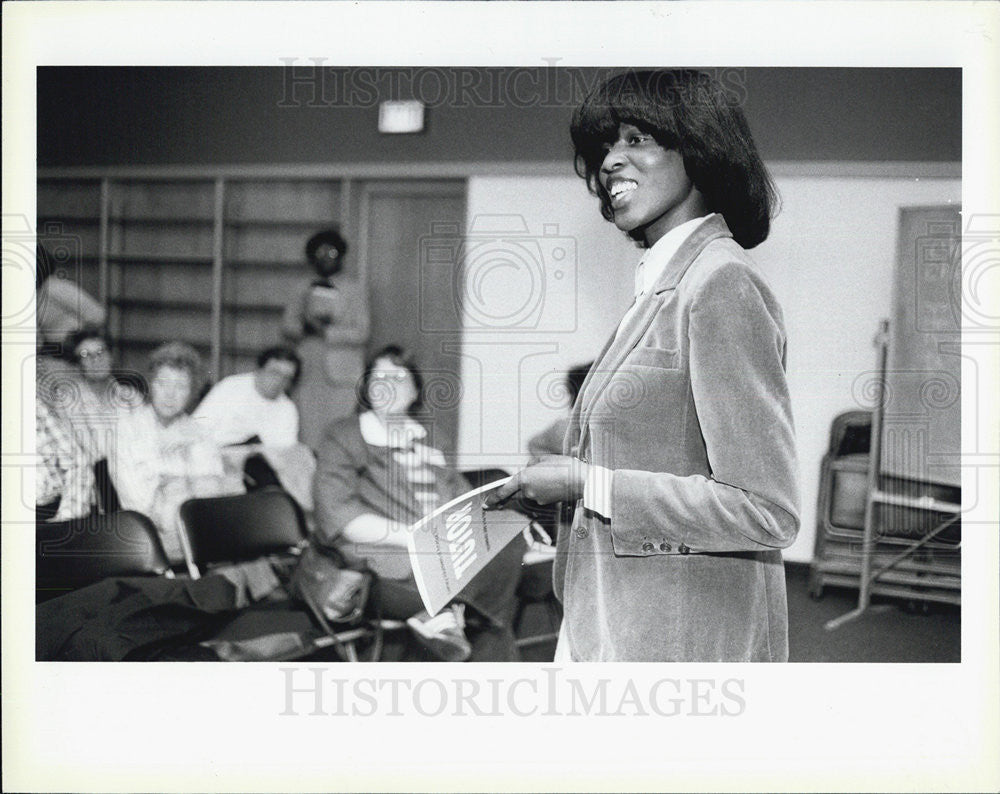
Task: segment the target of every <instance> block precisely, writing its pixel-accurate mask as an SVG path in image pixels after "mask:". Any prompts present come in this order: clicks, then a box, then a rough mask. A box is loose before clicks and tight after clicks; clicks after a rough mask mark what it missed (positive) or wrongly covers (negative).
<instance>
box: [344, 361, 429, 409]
mask: <svg viewBox="0 0 1000 794" xmlns="http://www.w3.org/2000/svg"><path fill="white" fill-rule="evenodd" d="M381 358H387V359H389V361H391V362H392V363H393V364H395V365H396V366H397V367H403V368H404V369H405V370H406V371H407V372H409V373H410V377H411V378H413V386H414V388H415V390H416V392H417V398H416V399H415V400H414V401H413V402H412V403H411V405H410V407H409V408H408V409H407V413H408V414H410V415H411V416H413V415H415V414H416V413H417V412H418V411H419V410H420V408H421V407H423V404H424V379H423V377H422V376H421V375H420V370H419V369H418V368H417V362H416V361H414V360H413V357H412V356H410V355H409V354H408V353H407V352H406V351H405V350H404V349H403V348H401V347H400V346H399V345H386V346H385V347H383V348H382V349H381V350H377V351H375V352H374V353H372V355H371V356H370V357H369V358H368V360H367V361H366V362H365V371H364V374H362V376H361V380H360V381H359V382H358V409H359V411H367V410H370V409H371V407H372V404H371V400H369V399H368V384H369V383H370V382H371V379H372V370H374V369H375V364H376V363H377V362H378V360H379V359H381Z"/></svg>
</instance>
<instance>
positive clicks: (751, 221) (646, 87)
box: [570, 69, 777, 248]
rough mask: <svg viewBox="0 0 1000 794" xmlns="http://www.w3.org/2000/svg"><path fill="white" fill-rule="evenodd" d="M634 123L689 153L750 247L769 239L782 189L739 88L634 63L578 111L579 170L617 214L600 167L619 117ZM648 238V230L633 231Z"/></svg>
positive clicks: (696, 176) (687, 164) (704, 190)
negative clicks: (760, 151) (756, 140)
mask: <svg viewBox="0 0 1000 794" xmlns="http://www.w3.org/2000/svg"><path fill="white" fill-rule="evenodd" d="M622 123H625V124H634V125H635V126H636V127H638V128H639V129H641V130H642V131H643V132H646V133H648V134H650V135H652V136H653V138H654V139H655V140H656V142H657V143H659V144H660V146H662V147H663V148H665V149H673V150H675V151H677V152H678V153H679V154H680V155H681V156H682V157H683V158H684V169H685V171H686V172H687V175H688V178H689V179H690V180H691V182H692V183H693V184H694V186H695V187H696V188H697V189H698V190H699V191H700V192H701V195H702V196H703V197H704V199H705V203H706V206H707V208H708V209H709V210H710V211H712V212H718V213H719V214H721V215H722V216H723V217H724V218H725V220H726V223H727V224H728V226H729V229H730V231H731V232H732V233H733V237H734V239H735V240H736V242H738V243H739V244H740V245H741V246H743V247H744V248H753V247H754V246H755V245H757V244H758V243H760V242H763V241H764V240H766V239H767V235H768V232H769V231H770V225H771V217H772V215H773V210H774V207H775V205H776V203H777V192H776V191H775V188H774V183H773V182H772V181H771V177H770V175H769V174H768V173H767V169H766V168H765V167H764V163H763V162H762V161H761V159H760V155H759V154H758V153H757V147H756V146H755V145H754V142H753V137H752V136H751V135H750V127H749V126H748V125H747V121H746V117H745V116H744V115H743V110H742V109H741V108H740V106H739V96H738V95H737V94H736V92H734V91H732V90H731V89H730V90H727V89H726V87H725V86H723V85H722V83H721V82H720V81H719V80H717V79H716V78H715V77H713V76H712V75H710V74H707V73H705V72H699V71H696V70H692V69H672V70H657V71H630V72H625V73H624V74H619V75H615V76H614V77H611V78H609V79H608V80H607V81H605V82H604V83H603V84H602V85H600V86H598V87H597V88H596V89H595V90H594V91H592V92H591V93H590V95H589V96H588V97H587V98H586V99H585V100H584V101H583V104H582V105H580V107H578V108H577V110H576V112H575V113H574V114H573V121H572V124H571V126H570V135H571V136H572V138H573V147H574V149H575V161H574V165H575V168H576V172H577V174H579V175H580V176H581V177H583V178H584V179H586V180H587V187H588V188H589V189H590V192H591V193H593V194H594V195H596V196H597V197H598V198H599V199H600V200H601V215H603V216H604V218H605V219H606V220H609V221H610V220H613V219H614V212H613V210H612V209H611V198H610V196H608V194H607V193H606V192H605V190H604V188H602V187H601V183H600V179H599V175H600V170H601V164H602V163H603V162H604V156H605V153H606V150H605V146H606V145H607V144H611V143H614V141H615V140H617V138H618V125H619V124H622ZM629 237H631V238H632V239H633V240H637V241H641V240H642V239H643V238H642V230H641V229H634V230H632V231H631V232H629Z"/></svg>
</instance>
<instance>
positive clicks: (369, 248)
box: [359, 180, 466, 452]
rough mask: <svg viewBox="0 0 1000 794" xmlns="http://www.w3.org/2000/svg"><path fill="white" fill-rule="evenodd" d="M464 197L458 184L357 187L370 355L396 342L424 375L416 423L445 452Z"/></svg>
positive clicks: (451, 414)
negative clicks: (421, 408)
mask: <svg viewBox="0 0 1000 794" xmlns="http://www.w3.org/2000/svg"><path fill="white" fill-rule="evenodd" d="M465 196H466V188H465V181H464V180H407V181H372V182H367V183H365V184H364V185H362V186H361V190H360V208H359V209H360V229H359V232H360V233H359V237H360V242H361V245H362V249H361V251H360V258H361V266H362V272H363V273H364V274H365V276H366V280H367V284H368V293H369V300H370V312H371V321H372V331H371V341H370V343H369V352H372V351H374V350H377V349H379V348H381V347H382V346H384V345H389V344H396V345H400V346H402V347H403V348H405V349H406V350H407V351H408V352H410V353H411V354H412V355H413V356H414V357H415V358H416V360H417V363H418V365H419V366H420V369H421V371H422V373H423V377H424V401H425V408H424V411H423V412H422V415H421V419H422V420H423V421H425V422H426V423H427V424H428V425H429V427H430V429H431V434H432V437H431V443H432V444H433V445H434V446H437V447H438V448H440V449H442V450H444V451H445V452H451V451H453V450H454V449H455V443H456V440H457V430H458V404H459V397H460V395H461V381H460V377H459V373H460V367H459V347H460V344H461V329H460V328H459V327H458V319H457V318H458V317H460V316H461V315H460V313H459V312H456V311H455V305H456V303H455V302H456V301H457V300H458V295H457V290H458V285H460V284H461V273H460V271H459V268H460V267H461V263H460V261H459V250H460V244H461V239H462V235H463V233H464V225H465V204H466V199H465ZM442 273H443V274H444V277H442Z"/></svg>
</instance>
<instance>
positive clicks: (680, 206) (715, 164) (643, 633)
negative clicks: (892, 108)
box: [490, 70, 799, 662]
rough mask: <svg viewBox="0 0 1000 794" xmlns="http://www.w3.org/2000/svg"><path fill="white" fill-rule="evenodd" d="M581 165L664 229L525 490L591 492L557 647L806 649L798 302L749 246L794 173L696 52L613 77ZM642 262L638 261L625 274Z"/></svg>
mask: <svg viewBox="0 0 1000 794" xmlns="http://www.w3.org/2000/svg"><path fill="white" fill-rule="evenodd" d="M571 133H572V137H573V144H574V147H575V150H576V163H577V171H578V173H579V174H580V175H581V176H582V177H584V178H585V179H586V180H587V184H588V187H589V188H590V190H591V192H593V193H594V194H596V195H597V196H598V198H599V199H600V202H601V214H602V215H603V216H604V218H605V219H607V220H610V221H611V222H613V223H614V224H615V225H616V226H617V227H618V228H619V229H621V230H622V231H624V232H626V233H627V234H628V235H629V236H630V237H631V238H632V239H634V240H636V241H637V242H639V243H640V244H641V246H642V247H643V248H645V252H644V254H643V256H642V259H641V262H640V263H639V265H638V267H637V269H636V274H635V275H636V299H635V302H634V303H633V304H632V306H630V307H629V309H628V310H627V311H626V312H625V315H624V317H623V318H622V320H621V323H620V324H619V326H618V328H617V330H616V331H615V333H614V334H613V335H612V337H611V339H610V340H608V342H607V344H606V345H605V348H604V350H603V351H602V353H601V355H600V356H599V357H598V359H597V361H596V363H595V365H594V367H593V369H592V370H591V373H590V375H589V376H588V378H587V380H586V382H585V383H584V385H583V388H582V390H581V393H580V395H579V398H578V399H577V401H576V405H575V406H574V410H573V416H572V419H571V422H570V427H569V430H568V431H567V434H566V438H565V441H564V445H563V452H564V455H563V456H555V457H553V458H548V459H546V460H544V461H542V462H540V463H537V464H535V465H532V466H529V467H528V468H526V469H523V470H522V471H521V472H520V473H519V474H518V475H516V476H515V477H514V478H513V479H512V480H511V482H510V483H508V484H507V485H505V486H503V487H502V488H500V489H498V491H497V492H495V494H494V496H493V497H492V498H491V500H490V502H491V503H496V502H501V501H504V500H506V499H509V498H511V497H514V496H515V495H517V494H518V492H520V494H519V495H523V496H524V497H527V498H529V499H533V500H535V501H538V502H541V503H543V504H544V503H549V502H553V501H558V500H568V501H571V502H575V503H576V509H575V515H574V520H573V526H572V530H571V531H570V532H565V533H562V534H561V535H560V537H559V543H558V555H557V558H556V563H555V570H554V576H555V589H556V593H557V595H558V596H559V597H560V599H561V600H562V601H563V603H564V606H565V619H564V622H563V631H562V633H561V636H560V641H559V645H558V648H557V652H556V658H557V660H570V659H572V660H578V661H596V660H601V661H695V662H709V661H787V659H788V611H787V605H786V601H785V572H784V568H783V565H782V559H781V551H780V549H782V548H784V547H787V546H789V545H790V544H791V543H792V541H793V540H794V539H795V536H796V533H797V532H798V527H799V513H798V501H799V495H798V484H797V464H796V456H795V444H794V433H793V426H792V415H791V409H790V405H789V395H788V387H787V384H786V381H785V345H786V339H785V330H784V325H783V322H782V314H781V309H780V307H779V306H778V303H777V300H776V299H775V297H774V294H773V293H772V291H771V289H770V288H769V287H768V285H767V283H766V282H765V281H764V279H763V278H762V277H761V275H760V274H759V273H758V272H757V270H756V268H755V267H754V265H753V263H752V261H751V260H750V258H749V256H748V255H747V253H746V250H745V249H748V248H753V247H754V246H755V245H757V244H758V243H760V242H761V241H763V240H764V239H765V238H766V237H767V234H768V231H769V226H770V216H771V213H772V208H773V206H774V203H775V193H774V188H773V185H772V183H771V180H770V177H769V176H768V174H767V171H766V170H765V168H764V165H763V163H762V162H761V160H760V157H759V155H758V154H757V150H756V147H755V146H754V143H753V139H752V138H751V136H750V131H749V128H748V126H747V123H746V119H745V118H744V116H743V113H742V111H741V110H740V108H739V107H738V106H737V104H736V99H735V98H734V97H731V96H728V95H727V94H726V92H725V90H724V89H723V87H722V86H721V85H720V84H719V83H718V82H717V81H716V80H715V79H713V78H712V77H711V76H709V75H706V74H703V73H699V72H693V71H686V70H685V71H656V72H630V73H626V74H623V75H618V76H616V77H613V78H611V79H609V80H608V81H607V82H606V83H605V84H603V85H602V86H600V87H599V88H598V89H597V90H596V91H595V92H594V93H592V94H591V95H590V96H589V97H588V98H587V99H586V100H585V101H584V103H583V105H582V106H581V107H580V108H579V109H578V110H577V111H576V113H575V115H574V117H573V122H572V129H571ZM625 272H628V271H627V270H624V271H623V275H624V273H625Z"/></svg>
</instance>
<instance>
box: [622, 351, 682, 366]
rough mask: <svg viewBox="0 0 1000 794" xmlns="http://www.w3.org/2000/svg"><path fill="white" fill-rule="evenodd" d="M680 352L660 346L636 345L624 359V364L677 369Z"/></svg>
mask: <svg viewBox="0 0 1000 794" xmlns="http://www.w3.org/2000/svg"><path fill="white" fill-rule="evenodd" d="M680 359H681V357H680V353H679V352H678V351H677V350H668V349H666V348H662V347H637V348H635V350H633V351H632V352H631V353H629V354H628V357H627V358H626V359H625V364H634V365H636V366H640V367H655V368H656V369H678V368H679V367H680Z"/></svg>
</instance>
